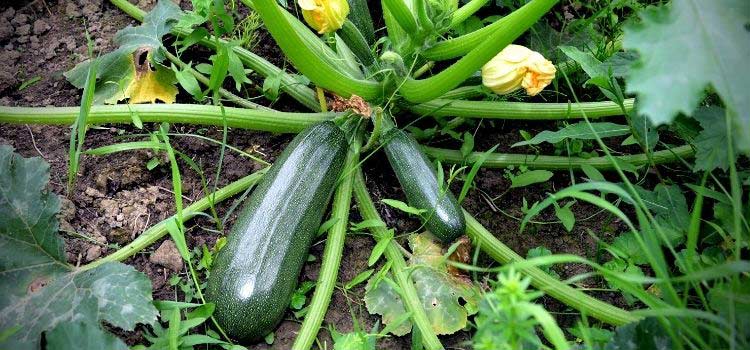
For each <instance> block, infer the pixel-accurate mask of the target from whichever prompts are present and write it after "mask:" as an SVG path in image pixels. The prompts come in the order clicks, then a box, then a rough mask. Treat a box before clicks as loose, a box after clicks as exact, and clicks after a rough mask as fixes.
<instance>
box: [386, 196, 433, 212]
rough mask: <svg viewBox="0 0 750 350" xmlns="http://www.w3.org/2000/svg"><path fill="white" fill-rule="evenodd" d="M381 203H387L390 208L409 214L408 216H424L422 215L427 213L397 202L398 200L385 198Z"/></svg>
mask: <svg viewBox="0 0 750 350" xmlns="http://www.w3.org/2000/svg"><path fill="white" fill-rule="evenodd" d="M380 201H381V202H383V203H385V204H387V205H388V206H390V207H393V208H396V209H398V210H401V211H403V212H404V213H408V214H412V215H422V213H424V212H426V211H427V210H425V209H418V208H414V207H412V206H409V205H408V204H406V203H404V202H402V201H400V200H396V199H388V198H385V199H381V200H380Z"/></svg>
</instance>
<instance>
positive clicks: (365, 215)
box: [354, 170, 443, 350]
mask: <svg viewBox="0 0 750 350" xmlns="http://www.w3.org/2000/svg"><path fill="white" fill-rule="evenodd" d="M356 176H357V178H356V179H355V182H354V198H356V200H357V205H358V207H359V213H360V215H362V219H364V220H379V221H381V222H383V220H382V219H381V218H380V214H378V211H377V209H376V208H375V204H374V203H373V202H372V198H370V194H369V193H367V187H365V179H364V175H362V171H361V170H360V171H358V172H357V175H356ZM370 231H372V235H373V237H374V238H375V240H376V241H379V240H381V239H382V237H386V235H387V232H386V231H387V230H386V229H385V228H384V227H383V226H376V227H372V228H370ZM384 255H385V257H386V259H388V261H389V262H390V263H391V272H392V273H393V276H394V278H395V279H396V283H397V284H398V286H399V289H400V290H401V300H402V301H403V303H404V306H405V307H406V310H407V311H409V312H411V321H412V323H413V324H414V327H416V328H417V329H418V330H419V333H420V334H421V335H422V341H423V345H424V347H425V348H426V349H428V350H439V349H443V345H442V344H441V343H440V339H438V337H437V335H435V331H433V330H432V325H431V324H430V320H429V319H428V318H427V313H425V310H424V308H423V307H422V302H421V301H420V300H419V296H418V295H417V290H416V289H415V288H414V282H413V281H412V280H411V278H410V277H409V272H408V270H407V267H406V261H405V260H404V256H403V255H402V253H401V249H400V248H399V246H398V244H397V243H396V242H395V241H391V243H390V244H389V245H388V247H387V248H386V249H385V253H384Z"/></svg>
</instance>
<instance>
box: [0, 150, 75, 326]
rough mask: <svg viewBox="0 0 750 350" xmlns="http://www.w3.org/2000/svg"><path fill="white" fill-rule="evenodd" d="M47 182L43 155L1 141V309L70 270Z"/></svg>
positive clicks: (56, 207) (54, 198)
mask: <svg viewBox="0 0 750 350" xmlns="http://www.w3.org/2000/svg"><path fill="white" fill-rule="evenodd" d="M48 181H49V165H48V164H47V163H46V162H45V161H44V160H43V159H42V158H22V157H21V156H19V155H17V154H15V153H13V148H11V147H10V146H6V145H0V189H2V191H0V217H2V218H3V219H2V220H0V280H2V281H3V283H0V309H4V308H6V307H8V306H11V305H12V304H13V303H14V301H15V300H17V299H18V298H21V297H23V296H24V295H25V294H26V293H27V290H28V289H30V288H31V286H32V284H34V285H39V284H42V283H44V282H45V281H49V280H51V279H52V278H54V277H55V276H57V275H59V274H62V273H64V272H66V271H67V270H68V269H69V268H70V267H69V265H68V263H67V261H66V260H67V259H66V256H65V251H64V249H63V240H62V238H61V237H60V236H58V235H57V234H56V233H57V228H58V223H57V219H56V218H55V215H57V212H58V211H59V210H60V200H59V199H58V198H57V195H55V194H54V193H51V192H49V191H47V190H46V189H45V187H46V185H47V182H48ZM0 317H2V316H0ZM4 328H5V327H0V329H4Z"/></svg>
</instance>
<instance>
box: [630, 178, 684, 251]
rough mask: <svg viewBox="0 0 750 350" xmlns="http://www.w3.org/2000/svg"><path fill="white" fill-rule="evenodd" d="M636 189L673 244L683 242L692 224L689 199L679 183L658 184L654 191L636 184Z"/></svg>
mask: <svg viewBox="0 0 750 350" xmlns="http://www.w3.org/2000/svg"><path fill="white" fill-rule="evenodd" d="M636 191H638V193H639V194H640V196H641V197H642V198H643V201H644V202H645V203H646V207H648V208H649V209H650V210H651V211H652V212H653V213H654V216H655V217H656V222H657V223H658V224H659V226H660V227H661V228H662V230H663V231H664V233H665V234H666V236H667V239H668V240H669V241H670V242H671V243H672V245H677V244H679V243H680V242H682V241H683V240H684V238H685V235H686V234H687V229H688V227H689V226H690V212H689V211H688V206H687V200H686V199H685V195H684V194H683V193H682V190H680V187H679V186H678V185H671V186H667V185H664V184H658V185H656V187H654V190H653V191H647V190H645V189H643V188H642V187H639V186H636Z"/></svg>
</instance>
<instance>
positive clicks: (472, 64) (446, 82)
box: [267, 0, 557, 103]
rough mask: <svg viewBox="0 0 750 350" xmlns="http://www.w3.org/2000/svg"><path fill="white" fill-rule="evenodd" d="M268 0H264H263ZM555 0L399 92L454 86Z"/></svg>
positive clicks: (530, 7) (518, 15)
mask: <svg viewBox="0 0 750 350" xmlns="http://www.w3.org/2000/svg"><path fill="white" fill-rule="evenodd" d="M267 1H268V0H267ZM556 3H557V0H533V1H531V2H530V3H528V4H526V5H524V6H523V7H521V8H520V9H518V10H516V11H513V13H511V14H510V15H508V16H507V17H505V18H504V20H505V21H506V25H504V26H502V27H500V28H498V29H497V30H495V31H493V33H492V34H490V35H489V36H487V37H485V38H483V39H484V41H482V42H481V43H480V44H479V45H477V46H476V47H475V48H474V49H473V50H471V51H470V52H469V53H467V54H466V56H464V57H463V58H461V59H460V60H458V61H457V62H456V63H453V64H452V65H451V66H450V67H448V68H446V69H445V70H444V71H442V72H440V73H438V74H437V75H434V76H432V77H430V78H427V79H422V80H415V79H411V78H407V79H406V81H405V82H404V84H403V86H402V87H401V90H400V93H401V95H402V96H403V97H404V98H405V99H406V100H408V101H409V102H413V103H420V102H427V101H430V100H433V99H436V98H438V97H440V95H442V94H444V93H446V92H447V91H449V90H451V89H453V88H455V87H456V86H458V85H459V84H461V83H462V82H463V81H464V80H466V78H468V77H470V76H471V75H472V74H474V72H476V71H477V70H479V69H480V68H481V67H482V66H483V65H484V64H485V63H487V61H489V60H490V59H492V57H494V56H495V55H497V53H498V52H500V50H502V49H503V48H505V46H507V45H508V44H510V43H512V42H513V40H515V39H516V38H518V37H519V36H520V35H521V34H523V33H524V32H525V31H526V29H528V28H529V27H530V26H532V25H533V24H534V23H536V21H537V20H539V18H541V17H542V16H543V15H544V14H545V13H547V11H549V9H550V8H552V6H553V5H554V4H556Z"/></svg>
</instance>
